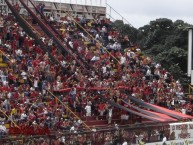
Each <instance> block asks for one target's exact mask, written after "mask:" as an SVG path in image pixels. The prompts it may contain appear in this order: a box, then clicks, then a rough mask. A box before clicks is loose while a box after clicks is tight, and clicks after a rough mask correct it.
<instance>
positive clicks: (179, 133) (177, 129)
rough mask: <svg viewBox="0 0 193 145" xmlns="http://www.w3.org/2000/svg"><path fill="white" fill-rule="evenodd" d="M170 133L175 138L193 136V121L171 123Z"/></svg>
mask: <svg viewBox="0 0 193 145" xmlns="http://www.w3.org/2000/svg"><path fill="white" fill-rule="evenodd" d="M170 135H172V136H174V137H175V139H188V138H193V122H182V123H171V124H170Z"/></svg>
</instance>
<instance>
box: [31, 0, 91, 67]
mask: <svg viewBox="0 0 193 145" xmlns="http://www.w3.org/2000/svg"><path fill="white" fill-rule="evenodd" d="M29 1H30V3H31V4H32V5H33V7H34V8H35V10H36V11H37V12H38V13H39V14H40V15H41V17H42V18H43V19H44V21H45V22H46V24H47V25H48V26H49V27H50V28H51V29H52V30H53V31H54V33H55V35H58V36H59V38H60V40H61V41H63V38H62V37H61V35H60V34H59V32H58V31H57V30H56V29H55V28H54V27H53V26H52V25H51V24H50V23H49V22H48V20H47V19H46V17H45V16H44V15H43V14H42V13H41V12H40V11H39V9H38V8H37V7H36V5H35V4H34V3H33V2H32V1H31V0H29ZM66 44H67V43H66ZM67 45H68V44H67ZM69 48H70V50H71V51H72V52H73V53H75V54H76V52H75V50H74V49H72V48H71V47H69ZM77 57H78V59H80V60H81V61H82V62H83V63H84V64H85V65H86V66H88V67H90V68H92V66H90V65H89V64H87V63H86V62H84V60H83V59H82V58H81V57H80V56H79V54H77Z"/></svg>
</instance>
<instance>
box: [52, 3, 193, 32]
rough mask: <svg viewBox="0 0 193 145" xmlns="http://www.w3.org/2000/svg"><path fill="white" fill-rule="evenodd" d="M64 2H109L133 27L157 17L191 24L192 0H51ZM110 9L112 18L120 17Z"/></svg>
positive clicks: (192, 22)
mask: <svg viewBox="0 0 193 145" xmlns="http://www.w3.org/2000/svg"><path fill="white" fill-rule="evenodd" d="M53 1H61V2H64V3H74V4H76V3H78V4H87V5H90V4H92V5H98V6H99V5H102V6H107V5H106V3H107V4H109V5H110V6H111V7H112V8H113V9H115V10H116V11H117V12H118V13H120V14H121V15H122V16H123V17H124V18H125V19H126V20H127V21H128V22H129V23H130V24H131V25H132V26H134V27H135V28H139V27H142V26H144V25H146V24H149V22H150V21H152V20H156V19H158V18H168V19H171V20H173V21H175V20H178V19H180V20H183V21H184V22H187V23H189V24H193V8H192V7H193V0H53ZM113 9H111V16H112V17H113V18H114V19H122V17H120V16H119V15H118V14H116V13H115V11H113ZM107 13H108V14H110V7H109V6H107ZM125 22H126V21H125Z"/></svg>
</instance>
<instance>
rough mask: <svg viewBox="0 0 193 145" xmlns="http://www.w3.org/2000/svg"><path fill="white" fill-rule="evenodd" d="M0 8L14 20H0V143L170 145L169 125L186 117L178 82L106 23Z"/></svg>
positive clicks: (188, 107) (3, 16)
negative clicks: (163, 144) (163, 142)
mask: <svg viewBox="0 0 193 145" xmlns="http://www.w3.org/2000/svg"><path fill="white" fill-rule="evenodd" d="M30 2H31V1H30ZM6 3H7V5H8V6H9V8H10V10H11V11H12V14H13V15H6V14H3V13H2V14H1V16H0V18H1V22H3V23H2V25H1V27H0V34H1V35H0V36H1V37H0V56H1V57H0V77H1V79H0V98H1V110H0V111H1V114H0V123H1V125H0V138H1V139H0V142H1V144H3V143H5V144H6V142H7V140H9V139H10V142H12V141H13V140H17V138H18V140H19V141H18V142H17V143H18V144H25V139H27V138H28V137H30V140H33V143H32V142H31V143H30V144H40V145H47V144H53V145H59V144H95V145H101V144H105V145H107V144H109V145H110V144H115V142H116V143H117V144H122V143H126V142H127V143H133V144H139V140H140V141H141V142H153V141H161V140H162V139H163V138H164V137H166V138H167V139H168V140H169V139H172V135H171V134H170V133H169V132H168V123H173V122H178V121H188V120H191V119H192V118H193V117H192V102H191V101H190V102H185V101H184V100H183V98H184V96H185V95H184V90H183V87H182V85H181V84H180V81H179V80H174V79H173V77H172V75H171V74H170V73H169V72H168V71H167V70H165V69H164V68H163V67H162V66H161V65H160V64H159V62H154V61H153V59H152V58H150V57H148V56H145V55H143V52H142V51H141V50H140V48H138V47H137V46H135V45H133V44H132V42H130V40H129V38H128V36H122V35H121V34H119V32H118V31H117V30H116V28H114V27H112V22H111V21H110V19H108V18H102V19H101V18H100V17H96V18H94V19H91V20H87V19H86V18H85V17H81V18H79V17H73V16H71V15H70V14H69V13H67V14H66V16H65V17H63V18H58V17H57V18H54V17H53V16H52V15H50V16H46V17H45V16H44V11H43V4H42V5H41V4H40V5H34V6H35V8H36V10H37V13H34V12H32V11H31V10H30V9H29V8H28V7H27V5H26V3H25V2H24V1H22V0H21V1H20V3H21V4H22V5H23V6H24V7H25V8H26V10H27V11H28V13H29V15H27V16H20V15H19V13H18V11H19V5H18V4H14V5H12V4H10V3H9V1H6ZM31 3H32V4H33V2H31ZM150 128H151V129H152V130H151V133H149V129H150ZM12 136H14V139H13V138H11V137H12ZM19 136H20V137H19ZM21 136H22V137H21ZM158 136H159V137H158ZM9 137H10V138H9ZM153 137H154V138H153ZM137 139H138V140H137ZM28 141H29V140H28ZM21 142H22V143H21ZM136 142H137V143H136ZM8 144H9V143H8ZM28 144H29V142H28ZM141 144H142V143H141Z"/></svg>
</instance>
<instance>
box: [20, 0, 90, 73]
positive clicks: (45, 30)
mask: <svg viewBox="0 0 193 145" xmlns="http://www.w3.org/2000/svg"><path fill="white" fill-rule="evenodd" d="M19 1H20V2H21V4H22V5H23V6H24V8H25V9H26V10H27V11H28V12H29V13H30V15H31V16H32V17H33V18H35V19H36V20H37V22H38V24H39V25H40V27H41V28H42V29H43V30H44V32H45V33H46V34H47V35H48V37H50V38H51V37H52V38H53V40H54V41H55V42H56V44H57V45H58V47H59V48H60V50H61V52H63V53H64V54H65V53H66V52H67V53H68V54H70V55H71V56H72V57H73V58H74V59H75V60H76V61H77V62H78V64H79V65H80V66H81V67H82V68H83V69H84V70H85V71H86V72H88V69H87V68H85V65H84V64H83V63H82V62H81V61H80V60H78V59H77V56H76V55H75V54H74V53H73V52H72V51H71V50H69V49H68V48H66V47H65V46H64V45H63V43H62V42H61V41H60V40H59V39H58V38H57V37H56V36H55V35H53V33H52V32H50V30H49V28H48V27H47V26H46V25H45V24H44V23H43V22H42V21H41V20H40V19H39V18H38V17H37V16H36V15H35V14H34V13H33V12H32V11H31V10H30V9H29V7H27V5H26V4H25V3H24V1H23V0H19ZM64 54H62V55H64Z"/></svg>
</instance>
